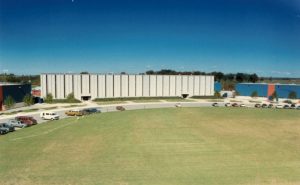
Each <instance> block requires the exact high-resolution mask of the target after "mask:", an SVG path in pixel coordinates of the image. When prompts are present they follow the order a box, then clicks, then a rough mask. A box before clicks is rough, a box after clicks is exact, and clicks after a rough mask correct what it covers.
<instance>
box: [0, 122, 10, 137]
mask: <svg viewBox="0 0 300 185" xmlns="http://www.w3.org/2000/svg"><path fill="white" fill-rule="evenodd" d="M8 132H9V129H8V128H6V127H4V126H3V125H2V124H0V135H3V134H7V133H8Z"/></svg>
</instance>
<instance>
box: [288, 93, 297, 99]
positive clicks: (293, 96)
mask: <svg viewBox="0 0 300 185" xmlns="http://www.w3.org/2000/svg"><path fill="white" fill-rule="evenodd" d="M289 99H297V93H296V92H295V91H291V92H290V93H289Z"/></svg>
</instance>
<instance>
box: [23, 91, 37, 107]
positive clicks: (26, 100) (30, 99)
mask: <svg viewBox="0 0 300 185" xmlns="http://www.w3.org/2000/svg"><path fill="white" fill-rule="evenodd" d="M23 102H24V103H25V105H26V106H30V105H33V104H34V100H33V97H32V96H31V94H26V95H25V96H24V98H23Z"/></svg>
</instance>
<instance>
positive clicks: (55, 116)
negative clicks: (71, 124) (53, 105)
mask: <svg viewBox="0 0 300 185" xmlns="http://www.w3.org/2000/svg"><path fill="white" fill-rule="evenodd" d="M40 117H41V118H42V119H46V120H58V119H59V115H58V114H56V113H55V112H42V113H41V114H40Z"/></svg>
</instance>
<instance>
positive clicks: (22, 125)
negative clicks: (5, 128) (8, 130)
mask: <svg viewBox="0 0 300 185" xmlns="http://www.w3.org/2000/svg"><path fill="white" fill-rule="evenodd" d="M7 124H10V125H12V126H13V127H18V128H24V127H26V126H27V125H26V124H24V123H21V121H17V120H15V119H10V120H8V122H7Z"/></svg>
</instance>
